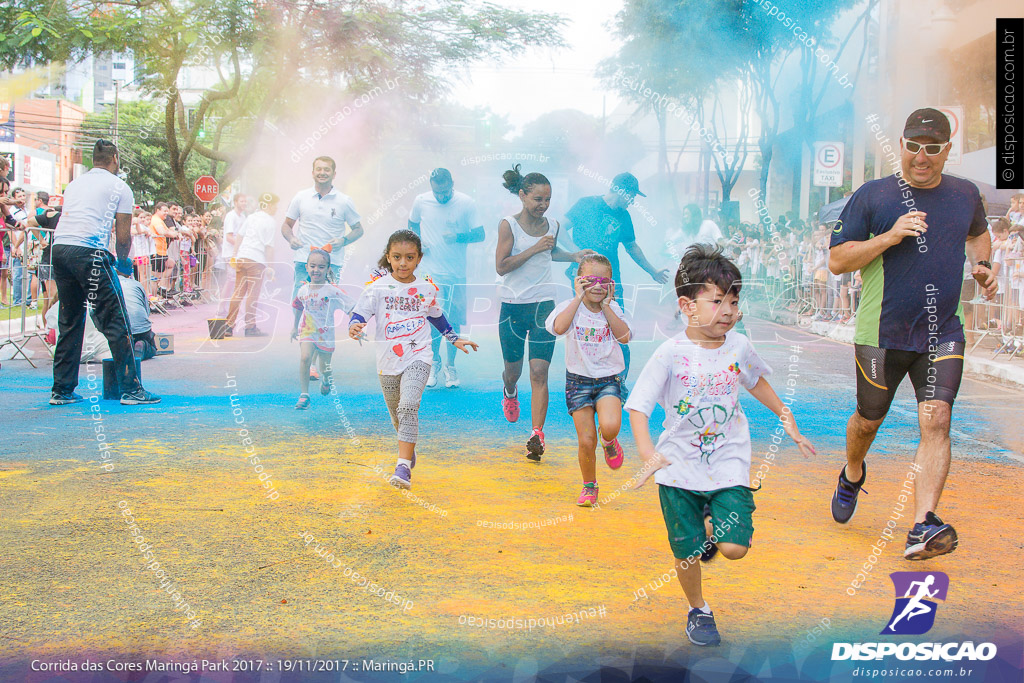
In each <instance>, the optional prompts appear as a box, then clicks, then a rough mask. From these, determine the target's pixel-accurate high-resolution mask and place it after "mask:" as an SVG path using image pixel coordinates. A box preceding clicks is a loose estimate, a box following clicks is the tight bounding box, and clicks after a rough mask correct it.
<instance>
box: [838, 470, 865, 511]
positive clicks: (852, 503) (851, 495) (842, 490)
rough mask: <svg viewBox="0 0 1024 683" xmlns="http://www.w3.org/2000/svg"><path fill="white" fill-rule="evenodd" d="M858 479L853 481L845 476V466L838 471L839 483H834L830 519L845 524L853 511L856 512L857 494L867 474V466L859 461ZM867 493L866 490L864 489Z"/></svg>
mask: <svg viewBox="0 0 1024 683" xmlns="http://www.w3.org/2000/svg"><path fill="white" fill-rule="evenodd" d="M860 466H861V469H862V471H861V475H860V481H858V482H856V483H854V482H852V481H850V480H849V479H847V478H846V466H845V465H844V466H843V470H842V471H841V472H840V473H839V483H838V484H836V490H835V493H833V494H832V519H834V520H836V521H837V522H839V523H840V524H846V523H847V522H849V521H850V520H851V519H853V513H855V512H857V496H858V495H859V494H860V492H861V487H862V486H864V480H865V479H867V476H868V466H867V464H866V463H861V464H860ZM864 493H867V491H864Z"/></svg>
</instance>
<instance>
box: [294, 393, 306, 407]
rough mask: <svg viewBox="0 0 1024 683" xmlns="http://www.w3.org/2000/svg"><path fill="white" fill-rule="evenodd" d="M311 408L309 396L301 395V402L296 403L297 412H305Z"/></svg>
mask: <svg viewBox="0 0 1024 683" xmlns="http://www.w3.org/2000/svg"><path fill="white" fill-rule="evenodd" d="M308 407H309V394H299V400H298V401H296V402H295V410H305V409H306V408H308Z"/></svg>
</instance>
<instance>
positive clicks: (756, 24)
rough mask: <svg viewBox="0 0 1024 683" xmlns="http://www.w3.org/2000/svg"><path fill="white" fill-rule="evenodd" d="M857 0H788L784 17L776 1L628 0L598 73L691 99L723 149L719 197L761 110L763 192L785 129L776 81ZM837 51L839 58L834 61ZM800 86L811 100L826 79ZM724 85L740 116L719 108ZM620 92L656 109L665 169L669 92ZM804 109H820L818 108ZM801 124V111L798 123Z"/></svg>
mask: <svg viewBox="0 0 1024 683" xmlns="http://www.w3.org/2000/svg"><path fill="white" fill-rule="evenodd" d="M858 1H859V0H792V1H791V2H787V3H786V6H785V8H784V10H785V13H786V18H784V19H782V20H780V18H779V11H778V10H779V9H780V8H779V7H776V6H774V5H773V6H771V7H774V9H775V10H776V12H775V13H772V12H771V11H769V9H768V8H767V7H766V6H765V4H764V3H760V2H757V1H756V0H722V1H721V2H715V3H709V2H706V1H703V0H627V1H626V3H625V5H624V7H623V9H622V11H621V12H619V14H618V15H617V17H616V32H617V34H618V35H619V37H620V38H622V40H623V47H622V48H621V50H620V51H619V53H618V55H616V57H615V58H613V59H612V60H608V61H606V62H605V63H604V64H602V66H601V68H600V69H599V71H598V73H599V75H602V76H604V77H605V78H606V79H608V80H609V81H615V82H618V83H621V82H622V79H621V78H617V74H621V73H625V74H627V75H629V76H630V79H629V82H637V81H638V80H641V79H642V80H643V82H645V83H646V84H647V85H648V86H649V87H651V88H652V89H653V90H656V91H657V92H659V93H661V94H662V95H665V96H667V97H669V98H671V99H672V100H673V101H677V102H679V103H682V104H685V105H686V106H689V107H691V108H692V112H693V117H694V118H696V119H697V120H698V121H699V122H700V123H701V124H702V125H704V126H705V127H706V128H707V129H708V130H709V132H710V134H711V137H712V139H713V140H715V142H714V143H711V144H710V146H712V147H716V148H720V149H719V151H717V152H715V153H712V154H711V160H712V161H713V162H714V165H715V170H716V173H717V174H718V177H719V181H720V183H721V186H722V196H723V201H728V199H729V197H730V192H731V190H732V187H733V186H734V185H735V183H736V181H737V180H738V179H739V174H740V172H741V171H742V170H743V166H744V164H745V162H746V159H747V146H748V144H749V140H750V126H749V122H750V116H749V113H750V112H752V113H754V114H756V116H757V118H758V120H759V124H760V125H759V126H758V131H759V133H758V138H757V145H758V149H759V151H760V165H759V175H760V178H759V185H760V189H761V192H762V195H764V193H765V191H766V186H767V180H768V175H769V173H770V167H771V163H772V158H773V153H774V149H775V145H776V144H777V141H778V135H779V125H780V122H781V115H782V111H781V104H782V102H783V101H784V97H785V96H784V95H783V94H781V93H780V90H779V87H780V76H781V74H782V72H783V69H784V67H785V66H786V62H787V60H788V59H789V58H790V56H792V55H794V54H801V55H803V56H804V58H806V50H810V51H811V54H812V55H814V50H815V48H814V47H813V46H814V45H817V44H823V43H829V42H830V39H831V33H830V31H831V28H830V27H831V25H832V23H833V22H834V20H835V19H836V17H837V16H838V15H839V13H840V12H841V11H843V10H845V9H847V8H849V7H851V6H853V5H854V4H856V2H858ZM869 2H875V0H869ZM798 28H799V29H800V30H797V29H798ZM847 40H848V37H847ZM808 43H810V45H811V47H808ZM843 45H844V46H845V42H844V43H843ZM839 54H841V52H840V53H837V54H836V55H832V57H833V59H836V60H838V59H839ZM798 87H799V88H800V92H798V93H797V96H798V98H803V99H806V98H807V95H806V93H805V92H804V91H805V90H806V89H807V88H811V89H812V90H813V89H814V88H816V87H817V88H820V87H821V83H820V82H817V81H816V80H815V78H808V79H804V81H803V82H802V83H801V84H800V85H799V86H798ZM723 90H724V91H733V92H735V93H736V94H737V101H738V104H739V109H740V111H739V115H738V117H735V118H734V117H730V116H726V115H725V112H724V111H723V110H722V108H721V95H722V92H723ZM619 91H620V92H621V93H622V94H623V95H624V96H625V97H627V98H628V99H631V100H633V101H634V102H636V103H637V104H638V105H639V108H640V109H642V110H646V111H649V112H650V113H652V114H654V115H655V116H656V117H657V118H658V123H659V128H660V130H661V143H660V145H659V147H660V152H659V156H660V158H659V168H661V169H662V170H663V172H665V171H667V169H668V159H667V153H666V151H665V150H666V145H665V141H664V136H665V125H664V111H663V108H664V99H662V100H652V98H650V97H647V96H644V95H643V93H637V92H636V90H635V89H634V88H631V87H625V88H623V87H619ZM814 94H815V95H818V94H819V93H814ZM780 95H782V96H780ZM812 99H813V98H812ZM817 102H818V103H820V97H817ZM804 111H805V112H807V113H808V115H810V116H814V115H815V114H816V107H814V108H805V109H804ZM729 119H733V120H734V123H733V125H734V126H735V127H736V129H737V130H735V131H734V134H730V131H728V130H727V129H726V128H725V126H726V125H727V123H728V121H729ZM805 124H806V121H805V120H798V125H805Z"/></svg>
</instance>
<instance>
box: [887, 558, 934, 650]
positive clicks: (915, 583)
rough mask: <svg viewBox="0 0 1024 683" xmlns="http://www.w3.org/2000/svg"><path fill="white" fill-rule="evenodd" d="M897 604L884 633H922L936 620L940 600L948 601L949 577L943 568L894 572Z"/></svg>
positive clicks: (893, 580)
mask: <svg viewBox="0 0 1024 683" xmlns="http://www.w3.org/2000/svg"><path fill="white" fill-rule="evenodd" d="M889 576H890V577H891V578H892V583H893V586H894V587H895V589H896V605H895V606H894V607H893V610H892V616H891V617H889V622H888V623H887V624H886V626H885V628H884V629H882V631H881V633H882V635H889V634H899V635H921V634H922V633H927V632H928V631H929V630H931V628H932V626H933V625H934V624H935V612H936V611H937V609H938V605H937V603H936V602H935V601H936V600H942V601H945V599H946V593H947V592H948V591H949V577H948V576H946V575H945V574H944V573H942V572H893V573H892V574H890V575H889Z"/></svg>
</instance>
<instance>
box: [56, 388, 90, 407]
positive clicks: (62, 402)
mask: <svg viewBox="0 0 1024 683" xmlns="http://www.w3.org/2000/svg"><path fill="white" fill-rule="evenodd" d="M84 400H85V399H84V398H82V397H81V396H79V395H78V394H76V393H75V392H73V391H72V392H71V393H68V394H65V393H64V392H61V391H55V392H53V393H52V394H50V405H51V406H66V405H69V404H71V403H81V402H82V401H84Z"/></svg>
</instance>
